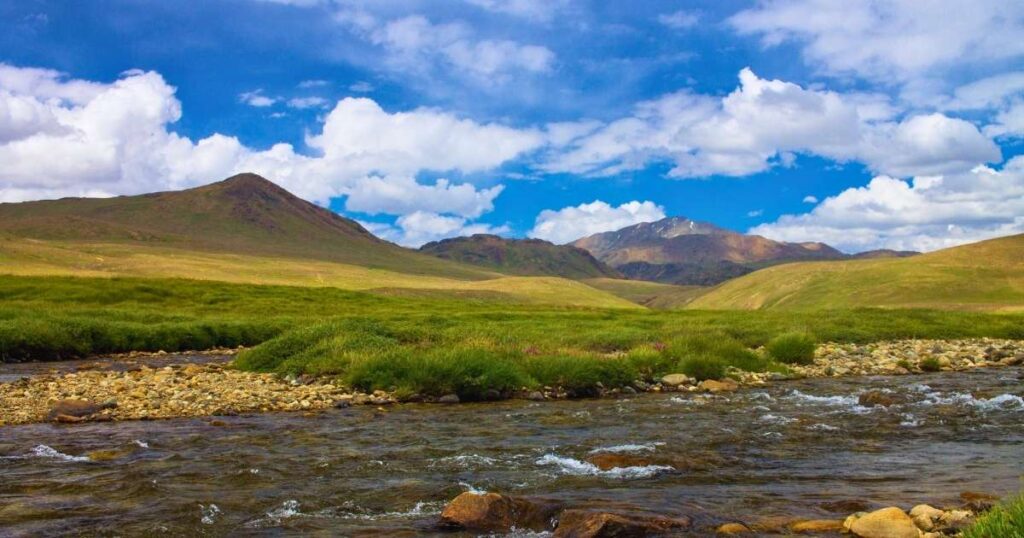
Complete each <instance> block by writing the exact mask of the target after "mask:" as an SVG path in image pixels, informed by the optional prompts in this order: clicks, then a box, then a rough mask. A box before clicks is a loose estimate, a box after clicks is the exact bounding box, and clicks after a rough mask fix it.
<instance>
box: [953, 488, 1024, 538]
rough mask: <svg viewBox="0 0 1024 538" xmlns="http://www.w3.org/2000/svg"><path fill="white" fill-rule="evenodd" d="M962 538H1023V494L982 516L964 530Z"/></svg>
mask: <svg viewBox="0 0 1024 538" xmlns="http://www.w3.org/2000/svg"><path fill="white" fill-rule="evenodd" d="M963 538H1024V494H1021V495H1017V496H1016V497H1013V498H1011V499H1009V500H1007V501H1005V502H1003V503H1002V504H1000V505H999V506H996V507H995V508H993V509H992V510H990V511H988V512H986V513H985V514H982V515H981V516H980V517H978V519H977V521H975V522H974V523H973V524H972V525H971V526H970V527H968V528H966V529H964V532H963Z"/></svg>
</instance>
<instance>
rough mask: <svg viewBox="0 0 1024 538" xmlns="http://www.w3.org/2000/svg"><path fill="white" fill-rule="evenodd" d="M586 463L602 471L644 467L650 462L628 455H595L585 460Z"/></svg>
mask: <svg viewBox="0 0 1024 538" xmlns="http://www.w3.org/2000/svg"><path fill="white" fill-rule="evenodd" d="M587 461H589V462H590V463H592V464H594V465H596V466H597V468H598V469H601V470H602V471H607V470H609V469H615V468H617V467H645V466H647V465H650V464H651V462H650V460H647V459H645V458H641V457H638V456H631V455H629V454H595V455H593V456H591V457H589V458H587Z"/></svg>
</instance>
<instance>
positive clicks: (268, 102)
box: [238, 89, 277, 108]
mask: <svg viewBox="0 0 1024 538" xmlns="http://www.w3.org/2000/svg"><path fill="white" fill-rule="evenodd" d="M238 100H239V101H241V102H243V103H245V104H247V105H249V106H254V107H258V108H265V107H268V106H274V103H276V102H277V98H276V97H268V96H266V95H263V90H262V89H258V90H253V91H251V92H242V93H240V94H238Z"/></svg>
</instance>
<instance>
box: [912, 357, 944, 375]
mask: <svg viewBox="0 0 1024 538" xmlns="http://www.w3.org/2000/svg"><path fill="white" fill-rule="evenodd" d="M917 367H918V368H920V369H921V371H922V372H938V371H939V370H942V365H941V364H940V363H939V359H936V358H935V357H925V358H923V359H921V361H920V362H918V363H917Z"/></svg>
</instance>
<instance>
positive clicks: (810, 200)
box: [804, 194, 818, 204]
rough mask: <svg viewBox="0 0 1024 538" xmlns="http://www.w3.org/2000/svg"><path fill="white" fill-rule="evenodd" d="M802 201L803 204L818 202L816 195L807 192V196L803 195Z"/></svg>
mask: <svg viewBox="0 0 1024 538" xmlns="http://www.w3.org/2000/svg"><path fill="white" fill-rule="evenodd" d="M804 203H805V204H816V203H818V197H817V196H813V195H810V194H808V195H807V196H804Z"/></svg>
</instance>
